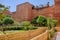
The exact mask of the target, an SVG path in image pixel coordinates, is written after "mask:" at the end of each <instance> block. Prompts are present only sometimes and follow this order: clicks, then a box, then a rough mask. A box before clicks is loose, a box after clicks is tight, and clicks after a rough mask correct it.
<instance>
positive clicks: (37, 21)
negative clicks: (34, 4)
mask: <svg viewBox="0 0 60 40" xmlns="http://www.w3.org/2000/svg"><path fill="white" fill-rule="evenodd" d="M32 23H33V24H37V25H39V26H46V24H47V19H46V18H45V17H44V16H41V15H40V16H37V17H36V18H34V19H33V21H32Z"/></svg>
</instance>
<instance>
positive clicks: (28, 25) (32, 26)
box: [21, 21, 36, 30]
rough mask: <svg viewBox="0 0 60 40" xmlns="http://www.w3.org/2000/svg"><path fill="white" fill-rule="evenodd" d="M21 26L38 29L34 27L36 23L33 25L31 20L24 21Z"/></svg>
mask: <svg viewBox="0 0 60 40" xmlns="http://www.w3.org/2000/svg"><path fill="white" fill-rule="evenodd" d="M21 27H22V29H23V30H32V29H36V27H34V25H32V24H31V23H30V22H29V21H24V22H22V23H21Z"/></svg>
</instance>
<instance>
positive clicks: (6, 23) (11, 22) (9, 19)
mask: <svg viewBox="0 0 60 40" xmlns="http://www.w3.org/2000/svg"><path fill="white" fill-rule="evenodd" d="M13 23H14V21H13V20H12V19H11V18H5V19H4V20H3V24H5V25H8V24H13Z"/></svg>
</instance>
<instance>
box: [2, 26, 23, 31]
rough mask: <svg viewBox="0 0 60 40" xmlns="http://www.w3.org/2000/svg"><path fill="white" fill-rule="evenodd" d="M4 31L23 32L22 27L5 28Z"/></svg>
mask: <svg viewBox="0 0 60 40" xmlns="http://www.w3.org/2000/svg"><path fill="white" fill-rule="evenodd" d="M3 30H4V31H6V30H22V28H21V27H11V26H10V27H3Z"/></svg>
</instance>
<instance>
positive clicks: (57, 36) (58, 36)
mask: <svg viewBox="0 0 60 40" xmlns="http://www.w3.org/2000/svg"><path fill="white" fill-rule="evenodd" d="M56 40H60V32H57V35H56Z"/></svg>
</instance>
